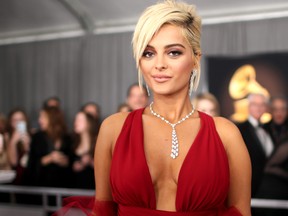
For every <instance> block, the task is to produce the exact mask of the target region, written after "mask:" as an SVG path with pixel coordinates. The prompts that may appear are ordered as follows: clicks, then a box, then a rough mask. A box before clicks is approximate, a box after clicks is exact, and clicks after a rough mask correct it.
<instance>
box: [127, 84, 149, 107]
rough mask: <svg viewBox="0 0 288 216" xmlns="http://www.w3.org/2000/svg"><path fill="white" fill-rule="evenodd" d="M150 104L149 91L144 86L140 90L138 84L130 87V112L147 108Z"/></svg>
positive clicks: (128, 95) (128, 96)
mask: <svg viewBox="0 0 288 216" xmlns="http://www.w3.org/2000/svg"><path fill="white" fill-rule="evenodd" d="M148 102H149V97H148V91H147V89H146V88H145V87H144V86H143V87H142V88H140V86H139V84H138V83H134V84H132V85H130V86H129V88H128V90H127V98H126V103H127V105H128V106H129V109H130V111H133V110H136V109H140V108H143V107H146V106H147V105H148Z"/></svg>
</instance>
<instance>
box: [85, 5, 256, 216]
mask: <svg viewBox="0 0 288 216" xmlns="http://www.w3.org/2000/svg"><path fill="white" fill-rule="evenodd" d="M200 23H201V21H200V17H199V16H198V15H197V14H196V12H195V8H194V6H191V5H187V4H185V3H176V2H174V1H164V2H161V3H158V4H156V5H153V6H151V7H149V8H147V10H146V11H145V12H144V13H143V14H142V16H141V17H140V20H139V21H138V24H137V25H136V30H135V33H134V37H133V50H134V56H135V59H136V63H137V67H138V69H139V77H140V79H139V80H140V83H139V84H140V86H141V85H142V82H141V75H143V77H144V79H145V82H146V83H147V85H148V87H149V88H150V92H153V96H154V98H153V102H152V103H151V104H150V106H148V107H145V108H143V109H138V110H135V111H133V112H131V113H125V112H121V113H120V112H119V113H116V114H114V115H112V116H110V117H108V118H107V119H105V121H104V122H103V123H102V125H101V128H100V132H99V135H98V138H97V144H96V149H95V160H94V161H95V166H94V168H95V181H96V197H95V203H94V209H93V215H97V216H102V215H105V216H116V215H119V216H144V215H145V216H147V215H149V216H172V215H173V216H174V215H175V216H184V215H185V216H186V215H187V216H188V215H189V216H192V215H193V216H194V215H195V216H196V215H207V216H208V215H223V216H224V215H230V216H231V215H232V216H233V215H234V216H239V215H245V216H249V215H251V213H250V190H251V188H250V187H251V186H250V184H251V183H250V179H251V167H250V160H249V155H248V152H247V149H246V147H245V144H244V143H243V140H242V138H241V135H240V133H239V131H238V130H237V128H236V126H235V125H233V124H232V123H231V122H230V121H228V120H226V119H223V118H220V117H217V118H212V117H210V116H208V115H206V114H204V113H201V112H197V111H195V109H194V108H193V106H192V104H191V103H190V97H189V92H191V90H192V89H194V90H195V89H196V88H197V84H198V81H199V75H200V70H199V69H200V56H201V49H200V27H201V26H200V25H201V24H200ZM191 72H192V73H191ZM227 131H229V133H227ZM86 214H87V213H86ZM88 215H89V214H88Z"/></svg>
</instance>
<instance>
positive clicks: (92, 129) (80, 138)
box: [71, 111, 98, 189]
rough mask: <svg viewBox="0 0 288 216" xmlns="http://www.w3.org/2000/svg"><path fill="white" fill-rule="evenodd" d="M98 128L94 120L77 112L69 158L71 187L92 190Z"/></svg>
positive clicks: (86, 114)
mask: <svg viewBox="0 0 288 216" xmlns="http://www.w3.org/2000/svg"><path fill="white" fill-rule="evenodd" d="M97 132H98V128H97V122H96V120H95V118H94V117H93V116H92V115H90V114H88V113H85V112H82V111H80V112H78V113H77V115H76V117H75V121H74V136H73V137H74V139H73V141H74V144H73V154H72V158H71V163H72V171H73V178H72V181H73V185H72V186H73V187H75V188H85V189H94V188H95V182H94V163H93V161H94V159H93V156H94V147H95V143H96V136H97Z"/></svg>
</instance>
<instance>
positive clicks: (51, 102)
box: [47, 99, 60, 107]
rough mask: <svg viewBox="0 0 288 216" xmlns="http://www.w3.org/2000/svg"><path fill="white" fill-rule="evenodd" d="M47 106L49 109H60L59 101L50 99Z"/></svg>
mask: <svg viewBox="0 0 288 216" xmlns="http://www.w3.org/2000/svg"><path fill="white" fill-rule="evenodd" d="M47 104H48V106H49V107H60V104H59V101H57V100H55V99H50V100H49V101H48V102H47Z"/></svg>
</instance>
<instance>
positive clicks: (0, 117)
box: [0, 113, 7, 134]
mask: <svg viewBox="0 0 288 216" xmlns="http://www.w3.org/2000/svg"><path fill="white" fill-rule="evenodd" d="M6 127H7V120H6V117H5V115H4V114H2V113H0V134H6Z"/></svg>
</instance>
